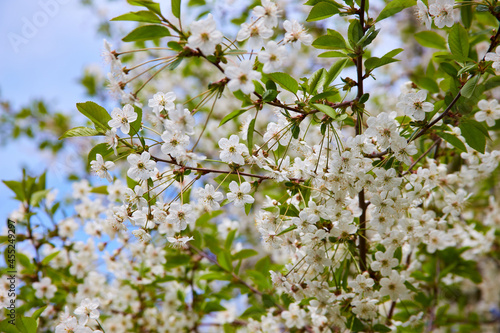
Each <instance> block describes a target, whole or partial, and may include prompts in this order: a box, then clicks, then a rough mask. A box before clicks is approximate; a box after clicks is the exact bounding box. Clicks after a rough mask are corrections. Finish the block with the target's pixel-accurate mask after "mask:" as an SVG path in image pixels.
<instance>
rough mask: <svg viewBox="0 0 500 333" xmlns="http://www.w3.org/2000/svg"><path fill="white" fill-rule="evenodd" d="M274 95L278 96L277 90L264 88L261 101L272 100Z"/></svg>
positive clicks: (274, 97)
mask: <svg viewBox="0 0 500 333" xmlns="http://www.w3.org/2000/svg"><path fill="white" fill-rule="evenodd" d="M270 82H272V81H270ZM273 83H274V82H273ZM276 96H278V91H277V90H266V91H264V93H263V94H262V101H263V102H272V101H274V100H275V99H276Z"/></svg>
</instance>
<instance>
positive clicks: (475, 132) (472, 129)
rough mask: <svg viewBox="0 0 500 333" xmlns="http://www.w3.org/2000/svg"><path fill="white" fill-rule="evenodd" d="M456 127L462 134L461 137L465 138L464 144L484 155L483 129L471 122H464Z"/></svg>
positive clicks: (484, 138) (484, 139)
mask: <svg viewBox="0 0 500 333" xmlns="http://www.w3.org/2000/svg"><path fill="white" fill-rule="evenodd" d="M458 127H459V128H460V130H461V132H462V136H463V137H464V138H465V142H467V144H468V145H469V146H471V148H473V149H475V150H477V151H478V152H480V153H482V154H484V149H485V148H486V138H487V136H486V135H485V133H484V130H485V129H484V127H483V126H482V125H481V124H479V123H478V122H476V121H473V120H468V121H464V122H462V123H461V124H460V125H459V126H458ZM487 133H488V132H486V134H487Z"/></svg>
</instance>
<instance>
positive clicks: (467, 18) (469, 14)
mask: <svg viewBox="0 0 500 333" xmlns="http://www.w3.org/2000/svg"><path fill="white" fill-rule="evenodd" d="M460 16H461V17H462V22H463V24H464V26H465V28H466V29H469V28H470V27H471V25H472V21H473V19H474V11H473V10H472V5H470V4H469V5H467V4H462V5H461V6H460Z"/></svg>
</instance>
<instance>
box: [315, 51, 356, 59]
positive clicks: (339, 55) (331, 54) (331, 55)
mask: <svg viewBox="0 0 500 333" xmlns="http://www.w3.org/2000/svg"><path fill="white" fill-rule="evenodd" d="M318 57H320V58H348V57H349V56H348V55H347V54H345V53H342V52H340V51H326V52H323V53H320V54H319V55H318Z"/></svg>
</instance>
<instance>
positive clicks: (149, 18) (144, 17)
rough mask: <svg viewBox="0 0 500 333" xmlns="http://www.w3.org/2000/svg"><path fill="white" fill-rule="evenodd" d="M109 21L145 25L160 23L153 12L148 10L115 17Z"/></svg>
mask: <svg viewBox="0 0 500 333" xmlns="http://www.w3.org/2000/svg"><path fill="white" fill-rule="evenodd" d="M111 21H135V22H145V23H160V22H161V20H160V19H159V18H158V15H156V14H155V13H154V12H151V11H148V10H141V11H138V12H130V13H127V14H123V15H120V16H117V17H115V18H114V19H112V20H111Z"/></svg>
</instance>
